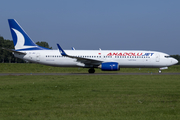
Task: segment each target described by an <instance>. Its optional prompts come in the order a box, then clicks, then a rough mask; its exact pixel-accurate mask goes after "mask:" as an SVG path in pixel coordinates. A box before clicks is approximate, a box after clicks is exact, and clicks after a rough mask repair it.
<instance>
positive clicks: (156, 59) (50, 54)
mask: <svg viewBox="0 0 180 120" xmlns="http://www.w3.org/2000/svg"><path fill="white" fill-rule="evenodd" d="M21 52H25V53H26V55H22V54H21V55H20V54H18V53H15V54H14V55H15V57H18V58H21V59H24V60H27V61H31V62H35V63H39V64H44V65H51V66H59V67H88V68H91V67H98V66H99V63H97V65H96V64H93V65H92V64H91V63H89V65H88V64H84V63H82V62H79V61H77V59H75V58H69V57H65V56H62V55H61V53H60V52H59V50H34V51H21ZM65 52H66V53H67V54H68V55H71V56H76V57H80V58H87V59H92V60H97V61H101V62H102V63H103V62H117V63H119V66H120V67H129V68H134V67H137V68H143V67H145V68H162V67H167V66H171V65H174V64H176V63H177V60H175V59H174V58H171V57H170V56H169V55H168V54H165V53H162V52H156V51H137V50H65Z"/></svg>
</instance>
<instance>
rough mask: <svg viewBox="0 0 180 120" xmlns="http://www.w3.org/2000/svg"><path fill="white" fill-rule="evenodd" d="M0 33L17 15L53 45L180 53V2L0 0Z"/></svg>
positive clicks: (26, 27)
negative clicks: (9, 20)
mask: <svg viewBox="0 0 180 120" xmlns="http://www.w3.org/2000/svg"><path fill="white" fill-rule="evenodd" d="M0 5H1V7H0V35H1V36H3V37H4V38H5V39H10V40H12V37H11V33H10V30H9V25H8V21H7V19H16V20H17V21H18V23H19V24H20V25H21V27H23V29H24V30H25V31H26V33H28V35H29V36H30V37H31V39H32V40H34V41H35V42H37V41H45V42H48V43H49V45H50V46H51V47H53V49H57V46H56V44H57V43H59V44H60V45H61V46H62V47H63V48H64V49H71V47H75V48H76V49H80V50H82V49H87V50H90V49H93V50H95V49H99V48H101V49H102V50H105V49H109V50H155V51H161V52H165V53H168V54H171V55H174V54H180V0H148V1H147V0H51V1H50V0H29V1H25V0H2V1H1V3H0Z"/></svg>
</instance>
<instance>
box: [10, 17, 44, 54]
mask: <svg viewBox="0 0 180 120" xmlns="http://www.w3.org/2000/svg"><path fill="white" fill-rule="evenodd" d="M8 22H9V27H10V30H11V35H12V38H13V43H14V47H15V50H17V51H22V50H23V51H25V50H42V49H46V48H43V47H40V46H38V45H36V44H35V43H34V41H32V40H31V38H30V37H29V36H28V35H27V33H26V32H25V31H24V30H23V29H22V27H21V26H20V25H19V24H18V23H17V22H16V20H14V19H8Z"/></svg>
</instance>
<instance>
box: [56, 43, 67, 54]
mask: <svg viewBox="0 0 180 120" xmlns="http://www.w3.org/2000/svg"><path fill="white" fill-rule="evenodd" d="M57 46H58V49H59V52H60V53H61V55H62V56H67V54H66V53H65V52H64V50H63V49H62V48H61V46H60V45H59V44H57Z"/></svg>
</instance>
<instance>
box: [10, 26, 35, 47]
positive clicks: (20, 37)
mask: <svg viewBox="0 0 180 120" xmlns="http://www.w3.org/2000/svg"><path fill="white" fill-rule="evenodd" d="M11 29H12V30H13V31H14V32H15V33H16V36H17V42H16V45H15V49H25V48H32V47H35V46H25V45H24V43H25V39H24V36H23V34H22V33H20V32H19V31H18V30H16V29H14V28H11Z"/></svg>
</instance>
